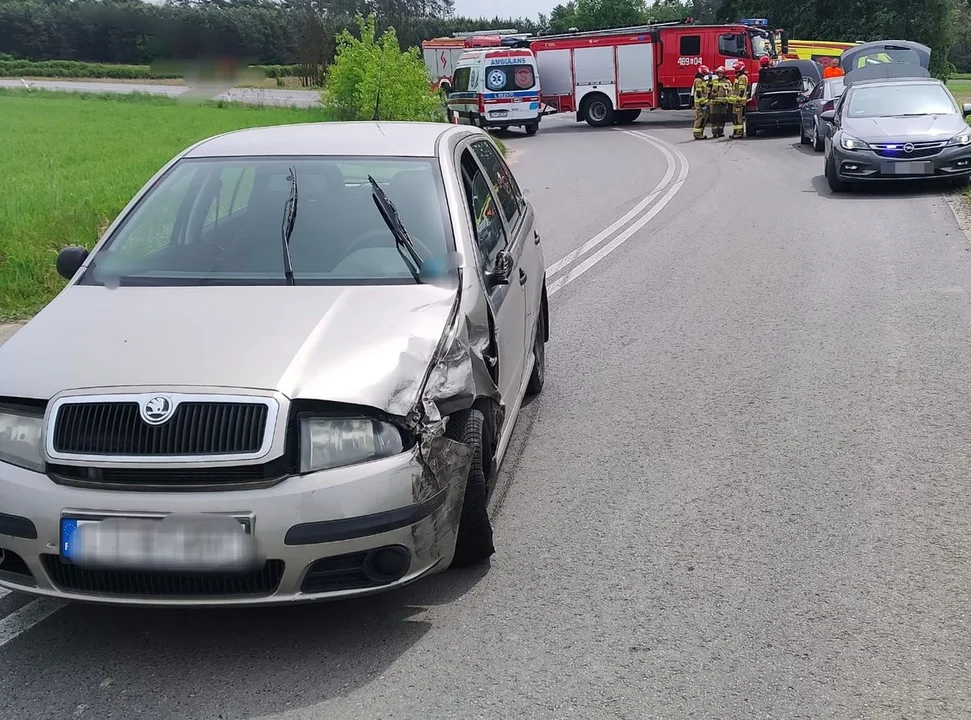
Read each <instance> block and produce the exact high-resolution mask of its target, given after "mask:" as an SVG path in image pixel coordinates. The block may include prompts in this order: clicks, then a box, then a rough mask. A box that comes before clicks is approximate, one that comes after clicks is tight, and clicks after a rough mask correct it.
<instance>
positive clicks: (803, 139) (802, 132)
mask: <svg viewBox="0 0 971 720" xmlns="http://www.w3.org/2000/svg"><path fill="white" fill-rule="evenodd" d="M811 142H812V140H811V139H810V138H809V136H808V135H806V126H805V125H803V124H802V122H800V123H799V143H800V144H802V145H808V144H809V143H811Z"/></svg>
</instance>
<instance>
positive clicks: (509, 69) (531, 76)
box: [485, 58, 536, 92]
mask: <svg viewBox="0 0 971 720" xmlns="http://www.w3.org/2000/svg"><path fill="white" fill-rule="evenodd" d="M513 59H515V58H513ZM485 82H486V90H489V91H490V92H516V91H518V90H530V89H532V88H533V87H535V86H536V73H535V72H534V71H533V66H532V65H526V64H522V65H519V64H515V65H490V66H489V67H488V68H487V69H486V75H485Z"/></svg>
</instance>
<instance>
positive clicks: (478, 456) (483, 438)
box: [445, 408, 496, 568]
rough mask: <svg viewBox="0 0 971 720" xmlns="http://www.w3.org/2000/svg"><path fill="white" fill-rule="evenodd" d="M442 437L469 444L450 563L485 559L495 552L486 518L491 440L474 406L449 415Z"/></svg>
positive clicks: (489, 523)
mask: <svg viewBox="0 0 971 720" xmlns="http://www.w3.org/2000/svg"><path fill="white" fill-rule="evenodd" d="M445 437H447V438H449V439H450V440H455V441H456V442H460V443H462V444H464V445H468V446H469V447H471V448H472V464H471V466H470V467H469V478H468V482H467V483H466V486H465V498H464V500H463V501H462V516H461V518H460V520H459V528H458V537H457V538H456V540H455V555H454V556H453V557H452V564H451V567H456V568H458V567H468V566H469V565H476V564H478V563H481V562H484V561H485V560H488V559H489V558H490V557H492V555H493V554H495V552H496V546H495V544H494V542H493V538H492V522H491V521H490V520H489V474H488V473H489V468H490V467H491V465H492V440H491V437H490V433H489V430H488V426H487V425H486V421H485V417H483V415H482V413H481V412H480V411H479V410H476V409H475V408H470V409H468V410H460V411H458V412H457V413H454V414H453V415H450V416H449V418H448V425H447V426H446V427H445Z"/></svg>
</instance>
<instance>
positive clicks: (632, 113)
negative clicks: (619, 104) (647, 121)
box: [614, 110, 641, 125]
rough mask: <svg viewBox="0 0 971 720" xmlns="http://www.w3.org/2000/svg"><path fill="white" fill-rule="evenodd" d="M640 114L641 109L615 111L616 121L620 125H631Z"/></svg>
mask: <svg viewBox="0 0 971 720" xmlns="http://www.w3.org/2000/svg"><path fill="white" fill-rule="evenodd" d="M640 116H641V111H640V110H618V111H617V112H615V113H614V122H616V123H617V124H618V125H630V124H631V123H632V122H634V121H635V120H637V118H639V117H640Z"/></svg>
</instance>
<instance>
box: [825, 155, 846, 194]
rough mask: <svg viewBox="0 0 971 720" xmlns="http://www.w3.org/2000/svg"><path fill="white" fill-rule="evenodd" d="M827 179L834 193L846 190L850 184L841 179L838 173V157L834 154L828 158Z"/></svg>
mask: <svg viewBox="0 0 971 720" xmlns="http://www.w3.org/2000/svg"><path fill="white" fill-rule="evenodd" d="M825 172H826V180H827V182H828V183H829V189H830V191H831V192H834V193H842V192H846V190H847V187H848V185H847V184H846V183H845V182H843V181H842V180H840V179H839V177H838V176H837V174H836V158H835V157H834V156H832V155H830V156H829V158H828V159H827V160H826V168H825Z"/></svg>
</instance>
